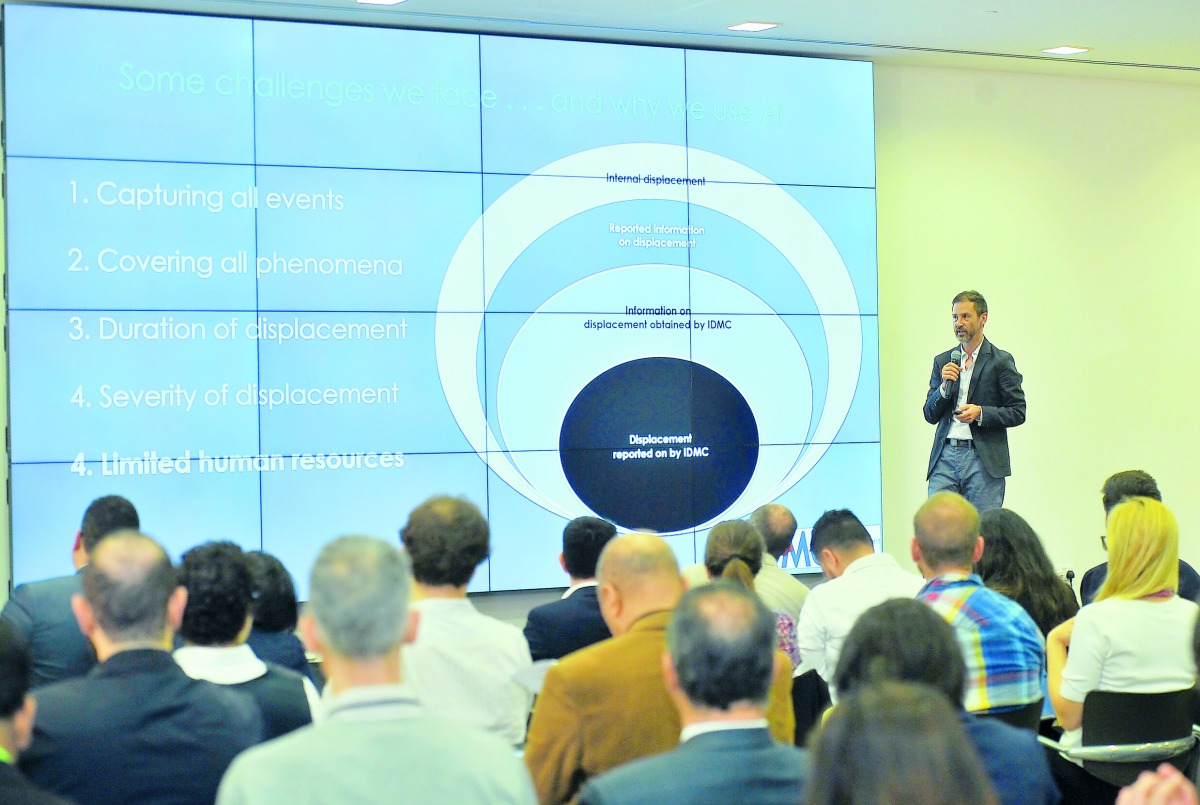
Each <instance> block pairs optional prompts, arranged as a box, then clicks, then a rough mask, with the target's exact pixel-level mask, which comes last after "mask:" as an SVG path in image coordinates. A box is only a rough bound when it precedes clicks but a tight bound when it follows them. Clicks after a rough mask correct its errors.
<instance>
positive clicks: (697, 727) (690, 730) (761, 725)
mask: <svg viewBox="0 0 1200 805" xmlns="http://www.w3.org/2000/svg"><path fill="white" fill-rule="evenodd" d="M769 726H770V724H769V723H768V722H767V720H766V719H765V718H754V719H750V720H748V721H701V722H699V723H696V724H688V725H687V726H686V727H684V728H683V731H682V732H680V733H679V742H680V743H686V742H688V741H690V740H691V739H692V738H695V737H697V736H698V735H706V734H708V733H710V732H727V731H729V730H765V729H767V728H768V727H769Z"/></svg>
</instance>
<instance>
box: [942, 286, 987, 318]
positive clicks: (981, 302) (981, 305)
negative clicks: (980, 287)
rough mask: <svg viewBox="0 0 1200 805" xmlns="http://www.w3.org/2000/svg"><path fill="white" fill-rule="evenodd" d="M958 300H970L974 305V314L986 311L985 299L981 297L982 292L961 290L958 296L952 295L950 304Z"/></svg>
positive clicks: (980, 314) (981, 313)
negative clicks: (952, 299) (952, 298)
mask: <svg viewBox="0 0 1200 805" xmlns="http://www.w3.org/2000/svg"><path fill="white" fill-rule="evenodd" d="M959 302H970V303H971V304H972V305H974V306H975V313H976V315H979V316H982V315H983V314H984V313H987V300H986V299H984V298H983V294H981V293H980V292H979V291H963V292H962V293H960V294H959V295H958V296H956V297H954V301H952V302H951V303H950V304H951V305H956V304H958V303H959Z"/></svg>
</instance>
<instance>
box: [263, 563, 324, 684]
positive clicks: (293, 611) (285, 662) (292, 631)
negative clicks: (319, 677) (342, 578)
mask: <svg viewBox="0 0 1200 805" xmlns="http://www.w3.org/2000/svg"><path fill="white" fill-rule="evenodd" d="M246 561H248V562H249V563H250V573H251V574H252V575H253V576H254V625H253V626H252V627H251V629H250V636H249V637H247V638H246V642H247V643H249V644H250V648H251V649H253V650H254V654H255V655H256V656H257V657H258V658H259V659H260V660H262V661H263V662H273V663H275V664H276V665H281V666H283V667H284V668H287V669H289V670H292V671H295V672H296V673H298V674H303V675H304V676H306V677H308V678H309V679H310V680H312V681H313V682H314V683H315V682H316V680H315V679H313V673H312V667H311V666H310V665H309V664H308V657H307V656H306V655H305V654H304V645H303V644H302V643H301V642H300V638H299V637H297V636H296V623H297V621H298V620H299V617H300V607H299V605H298V604H297V602H296V585H295V583H293V582H292V574H291V573H288V572H287V568H285V567H284V566H283V563H282V562H280V561H279V560H278V559H276V558H275V557H274V556H272V555H271V554H269V553H264V552H262V551H247V553H246Z"/></svg>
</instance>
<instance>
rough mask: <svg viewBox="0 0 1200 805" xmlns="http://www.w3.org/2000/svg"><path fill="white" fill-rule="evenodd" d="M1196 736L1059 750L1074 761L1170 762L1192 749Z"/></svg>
mask: <svg viewBox="0 0 1200 805" xmlns="http://www.w3.org/2000/svg"><path fill="white" fill-rule="evenodd" d="M1195 743H1196V736H1195V735H1187V736H1184V737H1183V738H1174V739H1172V740H1170V741H1151V742H1149V743H1141V744H1108V745H1101V746H1076V747H1073V748H1071V749H1067V750H1065V751H1063V750H1061V749H1060V750H1059V751H1060V752H1062V753H1063V754H1064V755H1066V756H1067V757H1068V758H1071V759H1072V760H1098V761H1102V762H1107V763H1135V762H1153V761H1159V760H1168V759H1170V758H1173V757H1175V756H1177V755H1182V754H1183V753H1184V752H1186V751H1188V750H1189V749H1191V748H1192V745H1193V744H1195Z"/></svg>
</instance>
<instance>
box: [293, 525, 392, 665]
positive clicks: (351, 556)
mask: <svg viewBox="0 0 1200 805" xmlns="http://www.w3.org/2000/svg"><path fill="white" fill-rule="evenodd" d="M408 595H409V562H408V557H407V556H405V555H404V553H403V552H401V551H400V550H399V549H397V548H396V547H395V546H392V545H389V544H388V543H386V542H384V541H383V540H381V539H376V538H375V537H358V536H351V537H338V538H337V539H335V540H334V541H333V542H330V543H329V544H328V545H326V546H325V547H324V548H322V549H321V552H320V553H319V554H318V555H317V561H316V562H315V563H314V564H313V569H312V579H311V582H310V585H309V597H308V611H309V612H310V613H311V614H312V617H313V618H314V619H315V620H316V622H317V628H318V630H319V631H320V635H321V639H322V641H323V642H324V644H325V647H326V649H327V650H331V651H334V652H336V653H337V654H339V655H341V656H343V657H349V658H355V659H364V660H365V659H375V658H379V657H382V656H384V655H386V654H387V653H388V652H390V651H391V650H392V649H394V648H395V647H397V646H399V645H400V643H401V641H402V640H403V639H404V633H405V630H406V629H407V626H408Z"/></svg>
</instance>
